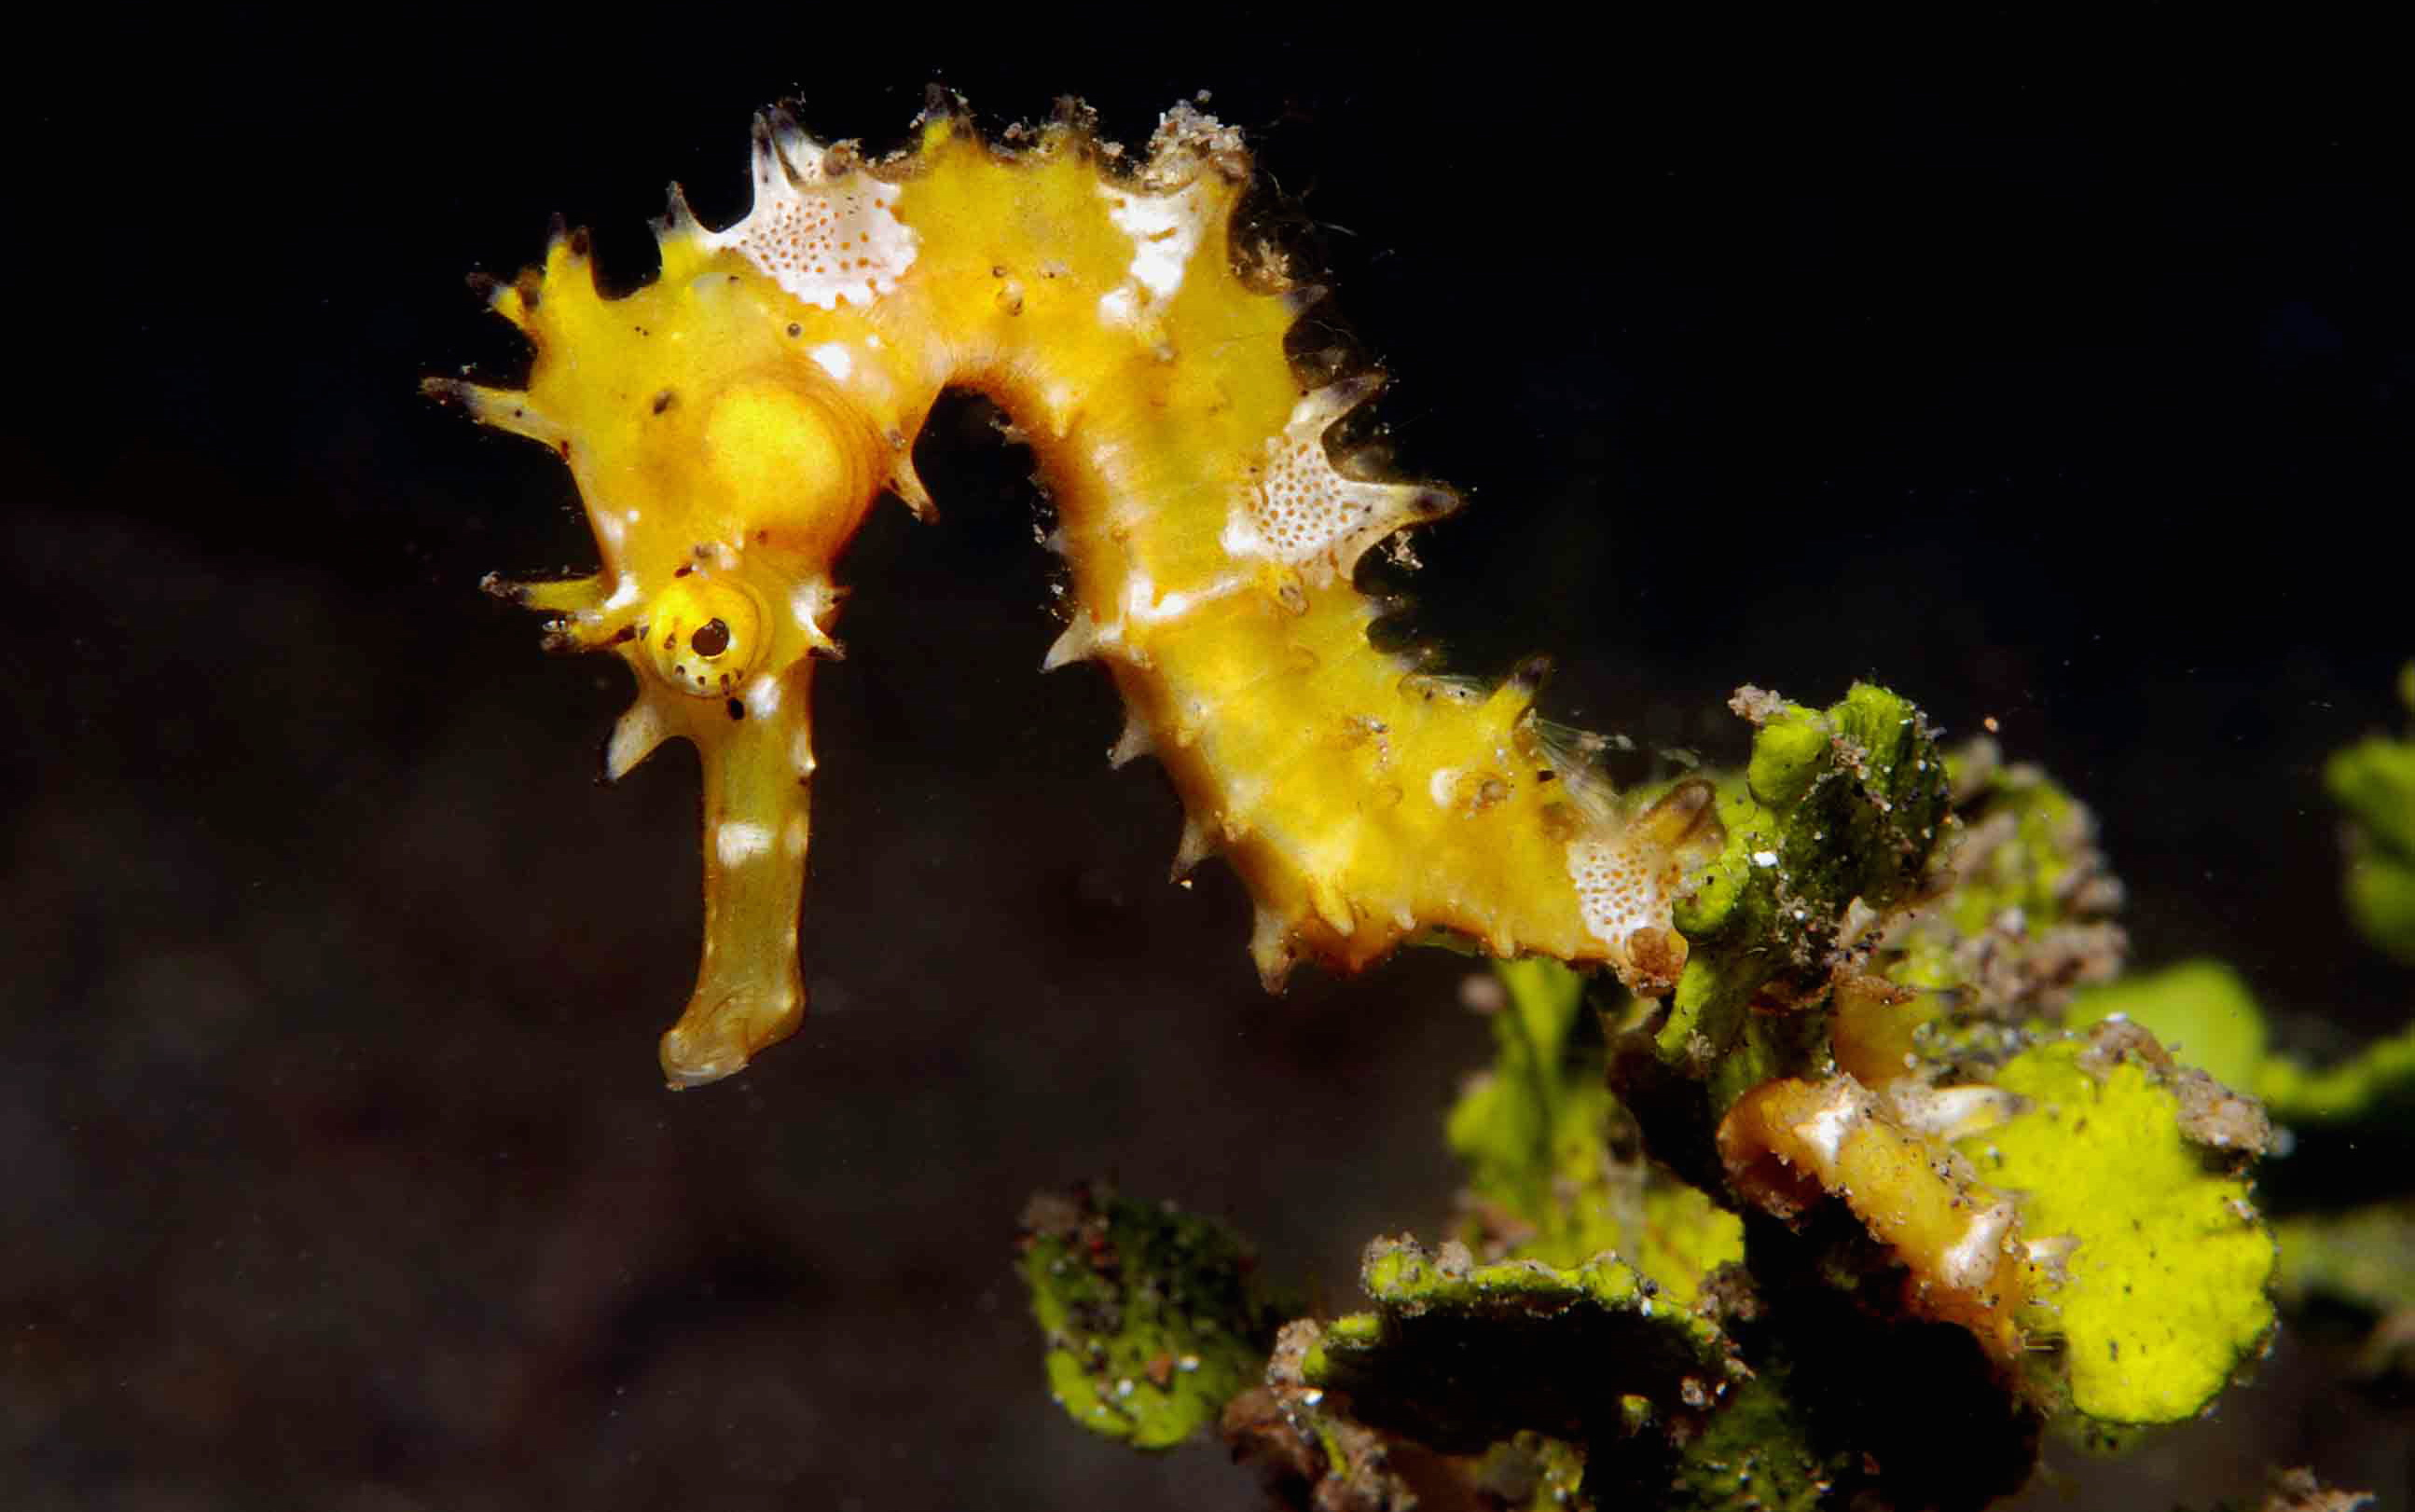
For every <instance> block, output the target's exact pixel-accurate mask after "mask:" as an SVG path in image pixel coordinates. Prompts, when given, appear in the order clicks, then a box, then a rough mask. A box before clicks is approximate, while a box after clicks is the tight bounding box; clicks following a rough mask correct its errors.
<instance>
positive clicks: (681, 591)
mask: <svg viewBox="0 0 2415 1512" xmlns="http://www.w3.org/2000/svg"><path fill="white" fill-rule="evenodd" d="M646 621H647V624H646V650H647V651H648V652H649V653H651V655H652V660H653V664H654V670H655V671H657V672H659V673H661V674H662V678H663V681H666V682H668V683H669V684H670V685H671V686H672V687H675V688H677V689H679V690H680V691H681V692H682V693H685V694H689V695H692V696H696V697H698V698H712V697H719V696H723V695H726V694H727V693H729V692H730V691H731V690H732V689H734V688H736V687H737V686H738V685H739V683H741V682H742V681H744V680H745V678H746V676H747V674H748V673H750V672H752V671H753V670H754V668H755V664H756V663H757V661H759V660H760V659H761V658H762V654H763V636H762V624H763V617H762V613H761V611H760V610H758V609H757V607H756V606H755V599H754V595H752V594H751V593H749V592H747V591H746V590H745V589H744V588H742V587H741V586H740V585H739V584H737V583H735V582H731V581H729V580H727V579H726V578H714V577H707V576H702V575H701V574H695V575H691V576H686V577H682V578H680V579H679V580H678V581H676V582H674V583H672V584H671V585H670V586H669V587H668V588H666V589H664V590H663V591H662V592H661V594H660V595H659V596H657V597H656V598H655V600H654V604H653V609H652V612H651V613H650V614H648V615H647V617H646Z"/></svg>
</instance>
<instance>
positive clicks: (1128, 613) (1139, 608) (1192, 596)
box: [1123, 571, 1245, 624]
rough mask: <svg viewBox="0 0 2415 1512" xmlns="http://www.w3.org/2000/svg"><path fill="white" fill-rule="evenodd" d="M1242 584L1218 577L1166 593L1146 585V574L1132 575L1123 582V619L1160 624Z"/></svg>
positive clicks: (1233, 577) (1137, 572)
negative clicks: (1204, 584)
mask: <svg viewBox="0 0 2415 1512" xmlns="http://www.w3.org/2000/svg"><path fill="white" fill-rule="evenodd" d="M1244 582H1245V579H1243V578H1241V577H1239V576H1228V577H1220V578H1218V579H1216V580H1215V581H1214V582H1212V583H1209V584H1208V585H1207V587H1205V588H1197V589H1192V591H1189V592H1187V593H1168V592H1165V591H1162V590H1161V589H1160V588H1159V587H1158V586H1157V584H1156V583H1154V582H1152V581H1150V579H1149V576H1148V574H1147V573H1145V572H1139V571H1134V572H1133V573H1132V575H1131V576H1128V577H1126V578H1125V579H1124V595H1123V610H1124V613H1123V617H1124V619H1125V620H1126V621H1131V622H1133V623H1137V624H1163V623H1165V622H1166V621H1169V620H1179V619H1181V618H1182V617H1183V616H1184V615H1186V614H1189V613H1190V612H1191V611H1192V610H1193V609H1195V608H1197V607H1199V606H1201V605H1202V604H1211V603H1213V602H1215V601H1216V600H1217V599H1220V598H1222V597H1224V596H1225V595H1226V594H1228V593H1232V592H1235V591H1238V590H1239V589H1240V588H1241V587H1242V586H1243V583H1244Z"/></svg>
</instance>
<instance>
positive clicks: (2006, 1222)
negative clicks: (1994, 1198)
mask: <svg viewBox="0 0 2415 1512" xmlns="http://www.w3.org/2000/svg"><path fill="white" fill-rule="evenodd" d="M2017 1211H2018V1210H2017V1209H2016V1208H2015V1207H2014V1206H2013V1205H2012V1204H2011V1203H2009V1202H2001V1203H1997V1204H1996V1205H1993V1206H1990V1207H1984V1208H1981V1209H1980V1210H1979V1211H1978V1212H1975V1213H1973V1214H1972V1215H1971V1222H1970V1225H1969V1226H1968V1227H1967V1228H1965V1229H1964V1230H1963V1231H1962V1237H1961V1238H1959V1239H1958V1240H1956V1241H1955V1243H1954V1248H1953V1249H1951V1250H1946V1251H1945V1253H1944V1255H1943V1258H1942V1259H1940V1260H1939V1262H1938V1265H1937V1270H1938V1275H1939V1277H1940V1278H1941V1279H1942V1280H1943V1281H1944V1282H1945V1284H1946V1285H1948V1286H1951V1287H1953V1288H1955V1289H1956V1290H1957V1291H1963V1292H1975V1291H1977V1290H1978V1289H1979V1288H1980V1287H1982V1286H1984V1285H1986V1284H1987V1282H1988V1277H1990V1276H1992V1275H1994V1274H1995V1273H1996V1263H1997V1262H1998V1261H1999V1260H2000V1259H2002V1258H2003V1252H2004V1237H2005V1235H2009V1234H2011V1233H2012V1231H2013V1222H2014V1219H2015V1216H2016V1214H2017Z"/></svg>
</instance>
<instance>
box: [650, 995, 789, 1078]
mask: <svg viewBox="0 0 2415 1512" xmlns="http://www.w3.org/2000/svg"><path fill="white" fill-rule="evenodd" d="M804 1017H805V999H804V994H803V993H802V992H801V991H799V990H797V989H795V988H793V987H791V988H787V989H784V990H779V991H766V990H759V989H758V990H753V991H739V992H729V993H719V994H712V995H708V994H705V993H698V994H697V996H696V998H695V1000H694V1001H692V1002H691V1003H689V1004H688V1008H687V1011H686V1012H684V1013H682V1014H681V1015H680V1021H679V1022H678V1023H677V1024H674V1025H671V1026H670V1027H669V1028H668V1029H667V1030H665V1031H664V1033H663V1038H662V1043H661V1047H660V1049H661V1055H662V1065H663V1078H664V1080H665V1082H666V1083H667V1084H668V1085H669V1087H670V1089H671V1090H672V1091H674V1092H678V1091H684V1090H685V1089H687V1088H688V1087H691V1086H704V1085H710V1084H711V1083H713V1082H718V1081H721V1080H722V1079H724V1078H725V1077H730V1076H735V1075H737V1074H738V1073H739V1072H740V1071H742V1070H745V1069H746V1067H747V1065H748V1063H749V1062H751V1061H752V1060H753V1059H754V1058H755V1056H756V1055H757V1053H759V1052H761V1051H763V1050H766V1049H768V1048H770V1047H771V1046H772V1045H775V1044H777V1043H779V1042H780V1041H781V1040H785V1039H787V1037H788V1036H790V1035H792V1034H794V1033H796V1032H797V1025H800V1024H802V1023H803V1022H804Z"/></svg>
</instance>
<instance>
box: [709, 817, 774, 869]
mask: <svg viewBox="0 0 2415 1512" xmlns="http://www.w3.org/2000/svg"><path fill="white" fill-rule="evenodd" d="M771 848H772V831H770V830H768V829H766V828H764V827H763V826H762V825H759V824H749V823H747V822H746V821H744V820H742V819H731V820H729V821H727V823H724V824H722V825H720V826H719V827H718V828H716V829H715V830H714V831H712V853H713V854H714V855H715V856H718V857H720V858H721V864H722V865H724V866H735V865H737V864H739V863H740V862H741V861H752V860H753V859H754V858H756V857H757V856H760V855H762V854H763V853H764V852H765V851H767V850H769V849H771Z"/></svg>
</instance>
